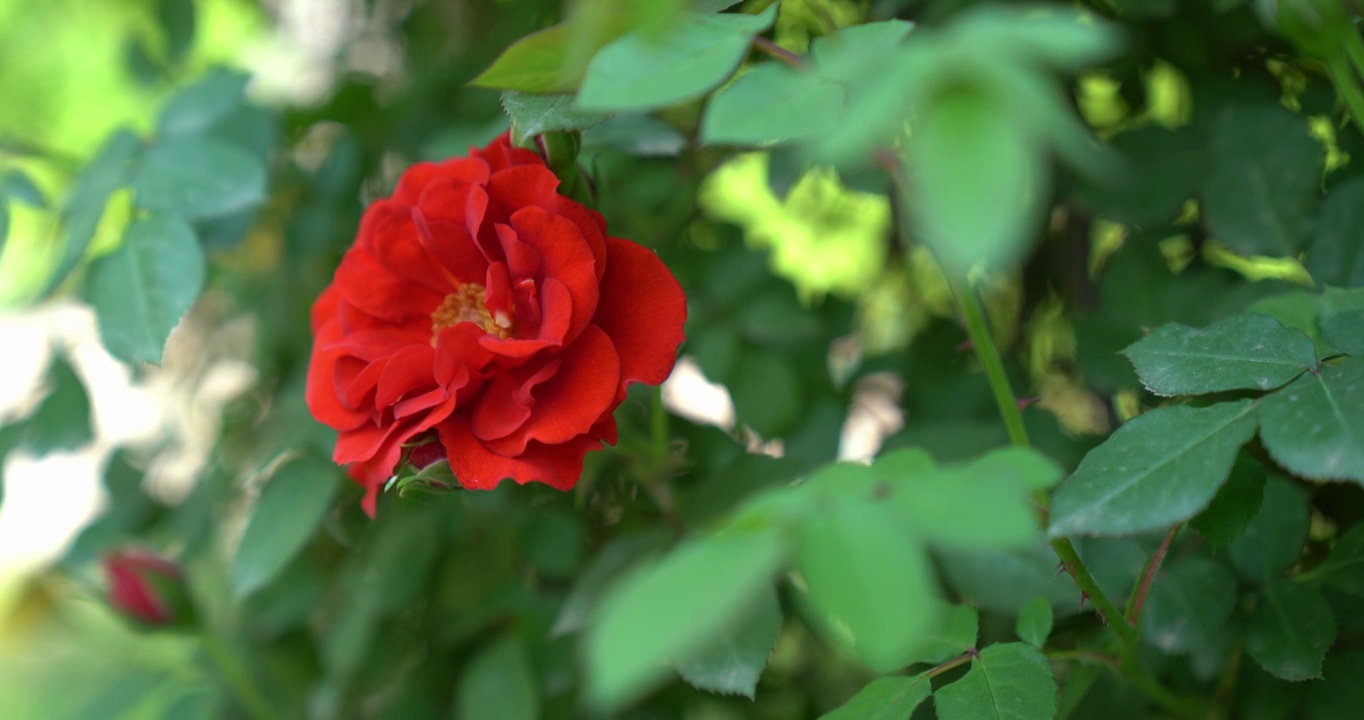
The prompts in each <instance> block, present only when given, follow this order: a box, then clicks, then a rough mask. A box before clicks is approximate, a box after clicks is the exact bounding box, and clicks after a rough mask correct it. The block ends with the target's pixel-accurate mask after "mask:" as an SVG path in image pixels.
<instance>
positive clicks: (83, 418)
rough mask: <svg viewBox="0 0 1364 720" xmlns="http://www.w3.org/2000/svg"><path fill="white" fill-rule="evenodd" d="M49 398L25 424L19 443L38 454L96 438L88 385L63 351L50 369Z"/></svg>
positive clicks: (85, 443) (64, 448)
mask: <svg viewBox="0 0 1364 720" xmlns="http://www.w3.org/2000/svg"><path fill="white" fill-rule="evenodd" d="M46 384H47V386H48V393H47V397H45V398H43V401H42V404H40V405H39V406H38V409H37V410H35V411H34V412H33V415H31V416H30V417H29V418H28V419H27V420H26V421H25V422H24V423H23V425H22V427H23V433H22V435H21V436H20V439H19V445H20V446H21V447H23V448H25V449H27V450H28V451H29V452H31V453H33V454H34V455H37V456H39V457H41V456H43V455H47V454H48V453H51V452H57V451H63V450H68V451H69V450H75V449H77V448H80V447H84V446H85V445H87V444H89V443H90V441H91V440H93V439H94V437H95V435H94V430H93V429H92V428H91V426H90V396H89V395H88V394H87V393H86V391H85V384H84V383H82V382H81V379H80V376H79V375H77V374H76V371H75V370H74V369H73V368H72V367H71V363H70V362H68V361H67V359H66V357H65V356H64V355H63V354H62V353H60V352H54V353H53V355H52V364H51V365H50V366H48V369H47V383H46Z"/></svg>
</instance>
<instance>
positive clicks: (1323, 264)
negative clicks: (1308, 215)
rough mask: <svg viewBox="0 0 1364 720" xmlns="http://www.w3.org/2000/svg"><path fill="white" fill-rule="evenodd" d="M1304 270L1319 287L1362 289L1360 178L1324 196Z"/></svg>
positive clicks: (1363, 192)
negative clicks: (1333, 286) (1332, 286)
mask: <svg viewBox="0 0 1364 720" xmlns="http://www.w3.org/2000/svg"><path fill="white" fill-rule="evenodd" d="M1307 269H1308V271H1310V272H1311V273H1312V279H1314V280H1316V281H1317V284H1319V285H1337V286H1340V287H1360V286H1362V285H1364V178H1358V177H1357V178H1352V179H1350V180H1347V181H1345V182H1343V183H1341V184H1340V185H1338V186H1336V187H1334V188H1331V192H1329V193H1327V195H1326V199H1325V200H1323V201H1322V203H1321V212H1320V214H1319V215H1318V216H1317V225H1316V235H1315V237H1314V238H1313V240H1312V246H1311V247H1310V248H1308V249H1307Z"/></svg>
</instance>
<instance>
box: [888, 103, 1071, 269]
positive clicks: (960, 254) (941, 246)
mask: <svg viewBox="0 0 1364 720" xmlns="http://www.w3.org/2000/svg"><path fill="white" fill-rule="evenodd" d="M1039 151H1040V148H1039V147H1038V146H1037V145H1036V142H1035V140H1034V138H1033V137H1031V136H1029V135H1028V134H1027V133H1024V132H1020V131H1019V128H1018V125H1017V122H1016V120H1015V118H1014V117H1013V116H1012V115H1011V114H1010V112H1009V110H1008V109H1007V107H1005V106H1004V105H1003V104H1002V103H1001V102H1000V100H999V98H997V97H994V96H993V95H991V94H990V93H989V92H987V91H985V90H983V89H980V88H970V87H962V88H959V89H956V90H953V91H949V92H944V93H943V94H940V95H939V96H937V97H935V98H934V99H933V100H932V101H931V102H930V103H928V104H927V105H926V106H924V107H921V108H919V109H918V111H917V116H916V119H915V126H914V132H913V133H911V134H910V136H909V141H908V147H907V155H906V158H907V159H906V170H907V175H908V183H909V187H910V188H911V189H912V199H911V201H910V205H909V207H912V208H914V216H915V218H916V220H917V223H918V226H919V232H920V233H922V236H923V239H924V241H925V242H926V243H927V244H928V246H929V247H930V248H932V250H933V253H934V255H935V257H936V258H937V260H938V262H940V263H941V264H942V265H943V266H944V269H945V270H946V271H947V272H948V273H949V274H964V273H966V272H967V271H968V270H969V269H970V268H972V267H974V266H976V265H977V264H983V265H986V266H988V267H992V268H996V269H1001V270H1006V271H1007V270H1008V269H1012V268H1013V266H1014V265H1015V264H1016V263H1017V262H1019V261H1020V260H1021V259H1022V257H1023V255H1024V254H1025V251H1026V250H1027V245H1028V243H1029V242H1030V240H1031V238H1033V237H1034V236H1035V234H1036V228H1035V224H1036V222H1037V221H1038V220H1039V216H1040V214H1041V205H1040V203H1039V199H1040V198H1041V197H1043V196H1045V195H1046V193H1047V189H1046V187H1045V186H1046V175H1045V173H1044V171H1043V167H1042V164H1041V156H1040V152H1039Z"/></svg>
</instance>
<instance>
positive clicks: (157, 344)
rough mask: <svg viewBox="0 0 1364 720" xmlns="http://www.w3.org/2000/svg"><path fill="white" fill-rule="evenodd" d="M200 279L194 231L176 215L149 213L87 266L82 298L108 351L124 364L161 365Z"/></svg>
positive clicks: (200, 260)
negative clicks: (115, 245)
mask: <svg viewBox="0 0 1364 720" xmlns="http://www.w3.org/2000/svg"><path fill="white" fill-rule="evenodd" d="M203 283H204V258H203V254H202V253H201V252H200V250H199V244H198V243H197V242H196V241H195V239H194V231H193V230H191V229H190V227H189V225H187V224H185V222H184V221H183V220H180V219H179V218H176V217H172V216H169V215H163V214H159V213H153V214H150V215H147V216H146V217H143V218H141V219H139V220H137V221H135V222H134V223H133V224H132V225H131V226H129V227H128V231H127V232H126V233H125V234H124V236H123V245H122V246H120V247H119V248H118V249H117V250H115V251H114V252H112V253H110V254H109V255H105V256H104V257H102V258H100V259H99V260H96V261H95V262H94V263H93V264H91V266H90V271H89V274H88V275H87V276H86V297H87V298H89V300H90V304H91V305H93V306H94V307H95V314H96V315H97V316H98V317H99V328H100V336H101V337H102V338H103V340H104V345H105V347H107V348H109V351H110V352H112V353H113V354H114V355H115V356H116V357H118V358H119V359H121V360H124V361H125V362H128V363H140V362H150V363H159V362H161V351H162V349H163V348H164V347H165V345H166V337H167V336H169V335H170V332H171V330H172V329H174V328H175V326H176V325H177V324H178V323H179V322H180V318H181V317H182V316H183V315H184V314H185V312H186V311H188V310H189V308H190V306H191V305H193V304H194V300H195V299H196V298H197V297H199V290H200V288H201V287H203Z"/></svg>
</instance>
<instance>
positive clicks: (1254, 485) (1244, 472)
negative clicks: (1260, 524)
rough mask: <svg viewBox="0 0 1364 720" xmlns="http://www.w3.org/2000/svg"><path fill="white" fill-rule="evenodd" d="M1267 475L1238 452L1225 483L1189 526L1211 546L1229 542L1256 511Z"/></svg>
mask: <svg viewBox="0 0 1364 720" xmlns="http://www.w3.org/2000/svg"><path fill="white" fill-rule="evenodd" d="M1267 478H1268V474H1267V473H1266V471H1265V468H1264V466H1263V465H1261V464H1260V463H1258V462H1256V461H1255V460H1253V459H1252V458H1251V457H1250V456H1249V455H1247V454H1245V453H1241V454H1240V455H1238V456H1237V457H1236V464H1235V465H1232V467H1231V474H1230V475H1229V476H1227V483H1226V484H1225V485H1223V486H1222V489H1220V490H1218V491H1217V495H1216V496H1215V497H1213V499H1212V502H1211V503H1209V504H1208V507H1207V508H1206V509H1204V510H1203V512H1201V513H1199V514H1198V515H1197V517H1195V518H1194V519H1193V520H1190V521H1189V525H1190V526H1192V527H1193V529H1195V530H1197V531H1198V532H1199V533H1201V534H1202V535H1203V537H1205V538H1207V539H1208V542H1209V543H1211V544H1212V546H1213V548H1220V547H1223V546H1225V545H1227V544H1229V543H1230V542H1231V541H1233V540H1235V539H1236V538H1238V537H1240V536H1241V533H1244V532H1245V531H1246V528H1248V527H1250V523H1251V521H1253V520H1254V519H1255V516H1256V515H1259V514H1260V505H1261V504H1262V503H1263V501H1264V496H1265V481H1266V479H1267Z"/></svg>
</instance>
